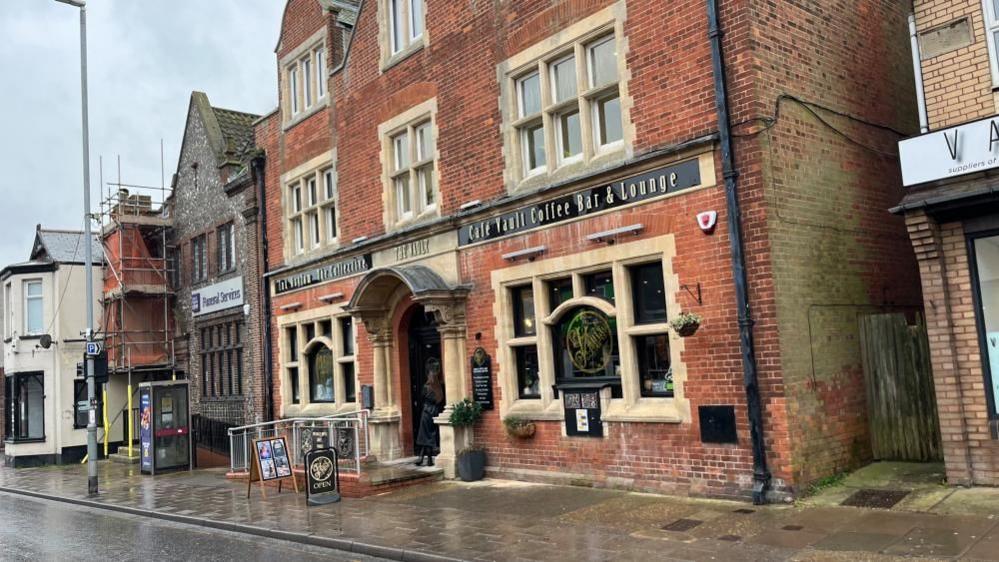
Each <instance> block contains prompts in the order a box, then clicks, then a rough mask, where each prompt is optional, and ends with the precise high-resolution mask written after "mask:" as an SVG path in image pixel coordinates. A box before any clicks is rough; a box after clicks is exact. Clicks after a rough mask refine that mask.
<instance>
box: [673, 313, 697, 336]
mask: <svg viewBox="0 0 999 562" xmlns="http://www.w3.org/2000/svg"><path fill="white" fill-rule="evenodd" d="M669 326H670V328H673V330H674V331H675V332H676V333H677V335H679V336H680V337H681V338H686V337H689V336H692V335H694V333H695V332H697V329H698V328H700V327H701V317H700V316H698V315H697V314H694V313H693V312H681V313H680V314H678V315H676V316H674V317H673V318H672V319H671V320H670V321H669Z"/></svg>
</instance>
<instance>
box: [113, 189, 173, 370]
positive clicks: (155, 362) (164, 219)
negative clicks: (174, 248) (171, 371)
mask: <svg viewBox="0 0 999 562" xmlns="http://www.w3.org/2000/svg"><path fill="white" fill-rule="evenodd" d="M163 211H164V207H163V204H162V202H160V203H159V204H157V205H154V203H153V200H152V198H151V197H150V196H147V195H141V194H132V193H129V191H127V190H125V189H119V190H118V192H117V193H114V194H113V195H110V196H109V197H108V198H107V199H106V200H105V201H104V203H103V204H102V231H101V240H102V242H103V244H104V255H105V259H106V262H107V267H105V269H104V291H103V294H104V326H105V334H104V343H105V347H106V348H107V353H108V368H109V369H111V370H113V371H117V372H120V371H126V370H134V369H143V368H164V367H170V366H172V365H173V362H174V353H173V333H172V332H173V330H172V327H173V314H172V307H171V298H172V294H173V293H172V291H171V287H170V271H171V262H170V260H169V259H168V256H169V252H168V250H167V229H168V228H169V226H170V219H169V217H168V216H167V215H166V213H164V212H163Z"/></svg>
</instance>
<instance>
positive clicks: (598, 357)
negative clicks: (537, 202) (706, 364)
mask: <svg viewBox="0 0 999 562" xmlns="http://www.w3.org/2000/svg"><path fill="white" fill-rule="evenodd" d="M666 238H667V237H661V238H659V239H652V240H647V241H643V242H635V243H631V244H627V245H621V246H620V247H619V246H617V245H615V247H614V248H615V251H614V255H613V256H610V255H609V254H608V253H607V252H606V251H594V252H588V253H583V254H579V255H576V256H573V258H572V259H571V260H570V261H569V262H568V263H556V262H555V261H554V260H552V261H550V262H549V263H545V262H534V263H533V264H531V265H530V266H526V265H525V266H517V267H512V268H508V269H507V270H497V271H495V272H494V273H493V280H494V287H496V289H497V291H498V293H497V294H498V295H500V305H501V308H502V310H504V311H505V312H504V314H502V316H501V317H500V318H498V319H497V320H498V322H499V326H498V330H497V334H498V336H499V340H500V344H501V347H500V349H501V353H502V356H501V359H502V360H501V362H500V365H501V366H500V373H499V378H500V384H501V386H502V387H503V389H504V392H503V393H502V395H503V396H504V402H505V403H504V404H503V412H504V415H510V414H514V415H526V416H528V417H530V416H541V419H551V417H561V414H562V408H561V405H560V404H559V399H558V397H557V394H556V392H555V391H554V390H553V387H558V386H560V385H568V386H572V385H577V386H578V384H579V383H585V384H595V385H599V386H606V387H609V390H608V395H607V398H608V399H610V408H609V409H608V410H607V412H606V413H607V416H605V418H606V419H613V418H614V416H615V415H617V416H620V418H621V419H643V420H644V419H662V420H663V421H668V420H671V419H675V420H676V421H679V420H680V418H682V417H683V415H684V414H683V413H682V412H683V410H682V409H681V408H679V407H677V406H676V402H675V399H676V398H677V397H678V396H679V397H681V398H682V381H683V380H684V378H685V376H686V371H685V369H683V367H682V363H681V362H680V359H679V357H680V355H679V353H680V351H679V350H682V347H680V348H679V349H678V348H677V346H676V341H677V339H676V338H675V337H674V336H672V334H671V332H670V328H669V326H668V323H667V322H668V318H669V315H673V314H677V313H678V312H679V310H678V305H677V301H676V291H677V289H676V287H677V285H676V283H677V281H676V279H675V277H674V276H673V274H672V273H671V272H669V271H668V269H667V268H668V265H669V263H670V259H671V257H670V256H672V255H673V254H674V251H673V250H672V247H673V246H672V242H669V241H667V242H664V240H666ZM657 246H660V247H663V249H661V250H660V251H659V252H656V251H655V250H654V248H656V247H657ZM650 249H651V250H652V251H650ZM583 344H585V345H583ZM678 369H679V371H678Z"/></svg>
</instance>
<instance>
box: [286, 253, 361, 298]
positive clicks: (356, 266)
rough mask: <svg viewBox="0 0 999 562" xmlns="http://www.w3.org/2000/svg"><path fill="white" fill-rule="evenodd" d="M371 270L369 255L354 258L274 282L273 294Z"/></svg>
mask: <svg viewBox="0 0 999 562" xmlns="http://www.w3.org/2000/svg"><path fill="white" fill-rule="evenodd" d="M370 269H371V254H364V255H361V256H355V257H353V258H348V259H345V260H339V261H335V262H332V263H329V264H326V265H324V266H321V267H317V268H315V269H310V270H307V271H302V272H300V273H296V274H294V275H289V276H288V277H281V278H280V279H277V280H276V281H274V294H277V295H280V294H281V293H287V292H288V291H294V290H296V289H304V288H305V287H309V286H312V285H318V284H319V283H324V282H326V281H333V280H334V279H340V278H341V277H347V276H348V275H353V274H355V273H364V272H365V271H368V270H370Z"/></svg>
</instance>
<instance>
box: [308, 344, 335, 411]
mask: <svg viewBox="0 0 999 562" xmlns="http://www.w3.org/2000/svg"><path fill="white" fill-rule="evenodd" d="M309 401H310V402H335V401H336V398H335V395H334V394H333V350H332V349H330V348H328V347H326V346H325V345H320V346H318V347H316V348H315V349H314V350H313V351H312V352H311V353H309Z"/></svg>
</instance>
